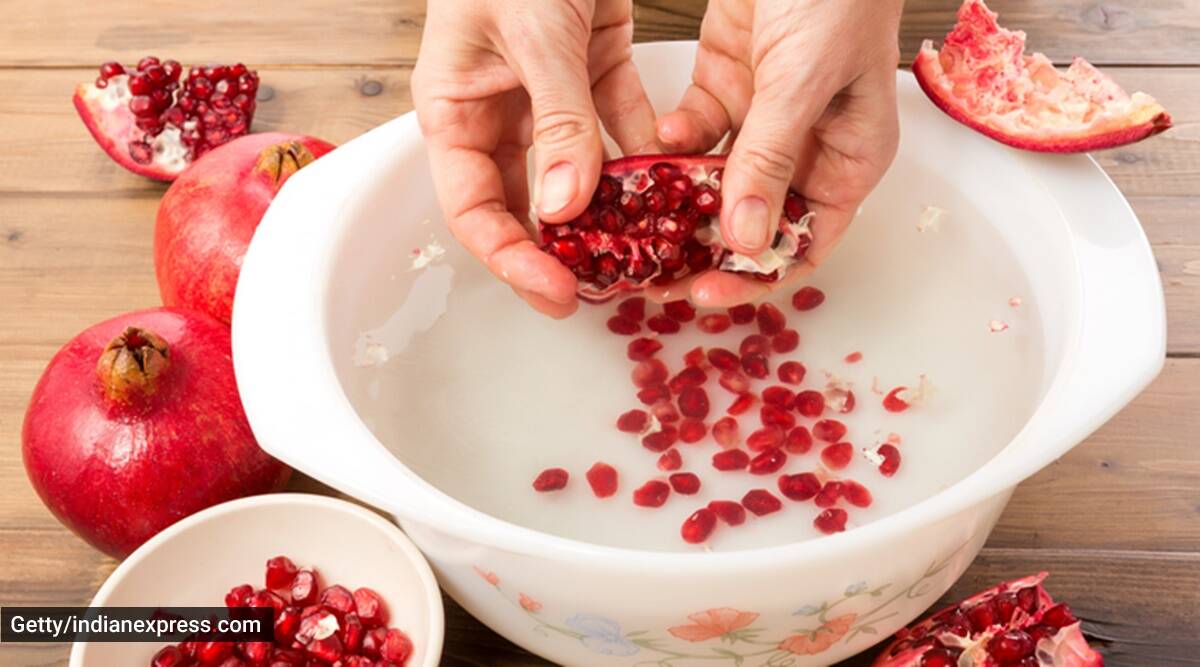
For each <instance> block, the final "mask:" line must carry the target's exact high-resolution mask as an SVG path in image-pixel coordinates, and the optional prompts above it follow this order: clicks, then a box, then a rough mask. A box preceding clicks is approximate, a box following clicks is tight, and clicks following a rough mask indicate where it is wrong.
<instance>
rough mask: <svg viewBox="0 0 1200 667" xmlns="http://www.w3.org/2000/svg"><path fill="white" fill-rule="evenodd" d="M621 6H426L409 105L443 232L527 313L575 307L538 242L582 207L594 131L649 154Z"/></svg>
mask: <svg viewBox="0 0 1200 667" xmlns="http://www.w3.org/2000/svg"><path fill="white" fill-rule="evenodd" d="M632 12H633V8H632V2H631V0H503V1H500V2H497V1H496V0H437V1H436V2H433V1H431V2H429V6H428V14H427V16H426V22H425V33H424V37H423V39H422V41H421V50H420V54H419V57H418V59H417V67H416V70H415V71H414V72H413V77H412V90H413V102H414V103H415V106H416V109H417V118H418V120H419V121H420V124H421V130H422V132H423V133H424V134H425V137H426V140H427V142H428V144H429V156H430V165H431V168H432V170H433V179H434V184H435V186H436V188H437V193H438V200H439V203H440V204H441V207H442V211H443V213H444V214H445V217H446V221H447V224H448V225H449V227H450V231H451V232H452V233H453V234H454V236H455V237H456V238H457V239H458V240H459V242H461V243H462V244H463V245H464V246H465V247H466V248H467V249H468V250H469V251H470V252H471V253H472V254H473V255H475V256H476V257H477V258H478V259H479V260H480V261H482V262H483V263H484V264H485V265H486V266H487V267H488V269H490V270H491V271H492V273H494V274H496V276H498V277H499V278H500V279H501V280H504V281H505V282H507V283H508V284H509V285H510V286H511V287H512V288H513V290H514V291H516V293H517V294H518V295H520V296H521V298H523V299H525V300H526V301H527V302H529V303H530V304H531V305H532V306H533V307H534V308H536V309H538V310H539V311H541V312H543V313H546V314H548V315H551V316H553V317H565V316H567V315H569V314H571V313H572V312H574V310H575V309H576V308H577V307H578V301H577V300H576V297H575V289H576V280H575V277H574V276H573V275H572V274H571V272H570V271H569V270H568V269H567V268H566V267H564V266H563V265H562V264H560V263H559V262H558V260H557V259H555V258H553V257H551V256H550V255H547V254H546V253H544V252H542V251H541V250H539V249H538V246H537V244H536V243H535V242H534V241H533V239H531V237H530V235H529V232H528V230H527V229H526V227H525V225H524V224H523V223H524V222H525V221H526V220H527V218H528V215H529V209H530V198H529V191H528V184H527V180H526V178H527V177H526V168H525V161H526V153H527V152H528V150H529V148H530V146H532V147H533V152H534V163H535V174H536V175H535V179H534V183H535V186H534V197H533V204H534V208H535V209H536V214H537V216H538V217H539V218H540V219H541V220H542V221H544V222H551V223H553V222H566V221H568V220H571V219H572V218H574V217H576V216H578V215H579V214H580V213H582V212H583V210H584V208H586V207H587V205H588V202H589V201H590V199H591V196H592V191H593V190H595V188H596V184H597V182H598V181H599V178H600V164H601V162H602V160H603V147H602V145H601V139H600V127H599V124H598V122H597V118H599V121H600V122H602V123H603V124H604V127H605V128H607V129H608V132H609V134H610V136H612V137H613V139H615V140H616V142H617V144H618V145H619V146H620V147H621V149H622V150H623V151H624V152H625V153H644V152H655V150H656V149H655V127H654V110H653V109H652V108H651V107H650V102H649V100H648V99H647V98H646V93H645V90H644V89H643V87H642V83H641V80H640V79H639V78H638V75H637V70H636V69H634V66H633V62H632V60H631V59H630V58H631V56H632V39H633V15H632Z"/></svg>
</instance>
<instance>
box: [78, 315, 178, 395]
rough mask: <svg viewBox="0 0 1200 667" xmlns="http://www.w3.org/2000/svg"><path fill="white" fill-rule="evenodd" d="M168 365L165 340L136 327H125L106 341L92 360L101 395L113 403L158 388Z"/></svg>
mask: <svg viewBox="0 0 1200 667" xmlns="http://www.w3.org/2000/svg"><path fill="white" fill-rule="evenodd" d="M170 366H171V361H170V352H169V350H168V347H167V341H165V340H163V339H162V338H161V337H160V336H159V335H158V334H155V333H153V332H151V331H147V330H145V329H140V328H138V327H126V328H125V330H124V331H122V332H121V334H120V335H119V336H117V337H116V338H114V339H112V340H111V341H109V342H108V345H106V346H105V348H104V352H102V353H101V354H100V359H99V361H98V362H97V363H96V375H97V376H99V378H100V386H101V389H102V391H103V392H104V395H105V396H107V397H108V398H109V399H110V400H112V401H113V402H114V403H118V404H121V405H132V404H133V403H135V402H136V401H137V400H139V399H140V398H146V397H149V396H152V395H153V394H154V393H155V392H156V391H158V387H159V384H160V382H161V380H162V377H163V376H164V375H165V374H166V373H167V369H169V368H170Z"/></svg>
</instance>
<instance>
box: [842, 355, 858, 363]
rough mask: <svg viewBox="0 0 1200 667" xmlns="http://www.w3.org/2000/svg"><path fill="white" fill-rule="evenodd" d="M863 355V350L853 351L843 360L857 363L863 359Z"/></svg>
mask: <svg viewBox="0 0 1200 667" xmlns="http://www.w3.org/2000/svg"><path fill="white" fill-rule="evenodd" d="M862 357H863V355H862V352H851V353H850V354H847V355H846V356H845V358H843V359H842V361H845V362H846V363H848V364H857V363H858V362H860V361H862Z"/></svg>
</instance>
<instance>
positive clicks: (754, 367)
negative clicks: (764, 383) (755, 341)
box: [742, 352, 771, 380]
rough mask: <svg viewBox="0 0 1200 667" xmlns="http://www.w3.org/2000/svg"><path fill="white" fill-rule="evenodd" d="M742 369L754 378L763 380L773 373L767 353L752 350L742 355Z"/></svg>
mask: <svg viewBox="0 0 1200 667" xmlns="http://www.w3.org/2000/svg"><path fill="white" fill-rule="evenodd" d="M742 371H744V372H745V373H746V375H749V376H750V377H752V378H756V379H759V380H761V379H763V378H765V377H767V376H768V375H770V374H771V365H770V362H768V361H767V356H766V355H765V354H762V353H760V352H751V353H749V354H745V355H742Z"/></svg>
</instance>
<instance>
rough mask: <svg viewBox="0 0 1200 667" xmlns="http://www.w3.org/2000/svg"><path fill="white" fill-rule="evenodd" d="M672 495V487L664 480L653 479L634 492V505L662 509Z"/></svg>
mask: <svg viewBox="0 0 1200 667" xmlns="http://www.w3.org/2000/svg"><path fill="white" fill-rule="evenodd" d="M670 495H671V487H670V486H669V485H668V484H667V483H666V482H664V481H662V480H657V479H652V480H650V481H649V482H646V483H645V484H643V485H641V486H639V487H638V488H636V489H634V491H633V504H634V505H638V506H640V507H662V506H663V503H666V502H667V497H668V496H670Z"/></svg>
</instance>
